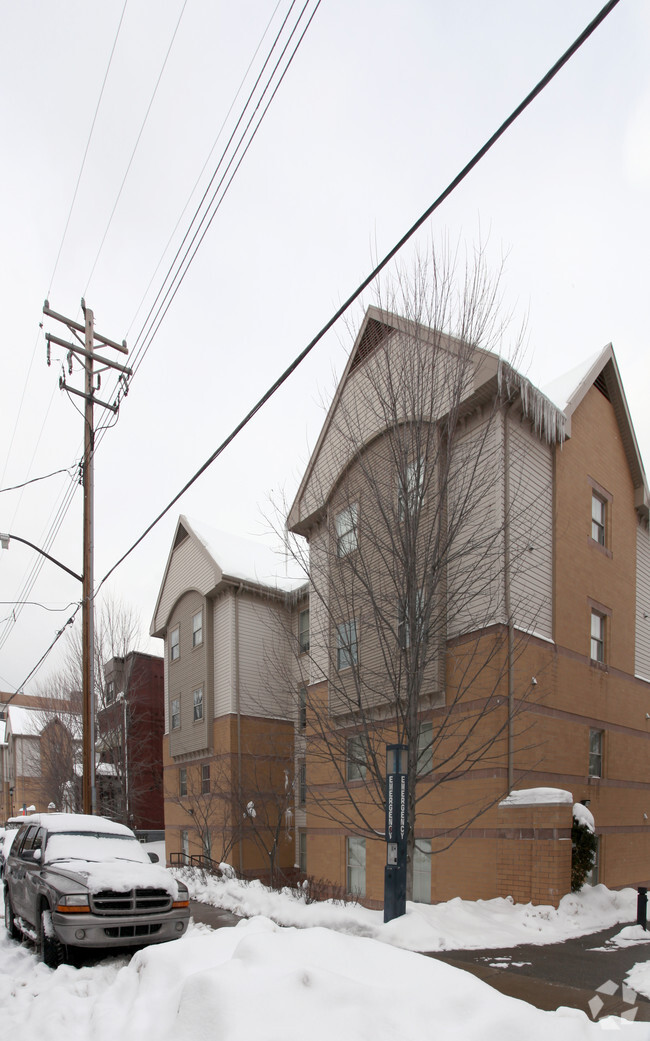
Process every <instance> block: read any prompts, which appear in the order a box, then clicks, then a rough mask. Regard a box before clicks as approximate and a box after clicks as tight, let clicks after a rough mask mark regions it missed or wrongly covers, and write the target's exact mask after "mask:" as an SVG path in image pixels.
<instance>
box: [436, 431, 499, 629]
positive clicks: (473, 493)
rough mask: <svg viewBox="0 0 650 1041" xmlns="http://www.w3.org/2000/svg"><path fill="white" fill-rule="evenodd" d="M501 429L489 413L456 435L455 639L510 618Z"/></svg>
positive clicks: (451, 578) (451, 509) (452, 486)
mask: <svg viewBox="0 0 650 1041" xmlns="http://www.w3.org/2000/svg"><path fill="white" fill-rule="evenodd" d="M502 429H503V427H502V421H501V416H500V415H496V416H491V415H490V416H489V418H488V417H486V418H480V417H477V418H476V419H474V420H473V421H472V422H470V423H469V424H468V425H467V427H466V428H465V430H463V431H462V432H460V433H459V434H457V436H456V444H455V447H454V459H453V464H452V467H451V472H450V480H449V506H448V510H447V522H448V525H449V526H455V524H456V523H457V522H458V521H460V524H459V527H458V530H457V534H456V535H455V536H454V541H453V545H452V549H451V552H450V556H449V564H448V568H447V582H448V636H449V637H450V638H453V637H455V636H459V635H460V634H462V633H467V632H472V631H473V630H477V629H481V628H484V627H485V626H487V625H491V624H493V623H495V622H502V621H504V620H505V616H504V610H503V579H502V574H503V536H502V527H503V446H502ZM479 450H480V459H479V461H478V464H477V463H476V459H477V452H478V451H479Z"/></svg>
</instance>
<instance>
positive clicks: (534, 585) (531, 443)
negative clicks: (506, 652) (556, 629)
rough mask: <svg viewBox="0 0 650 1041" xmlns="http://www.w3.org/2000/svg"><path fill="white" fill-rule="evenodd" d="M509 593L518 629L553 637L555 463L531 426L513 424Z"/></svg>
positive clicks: (515, 421) (510, 430) (515, 419)
mask: <svg viewBox="0 0 650 1041" xmlns="http://www.w3.org/2000/svg"><path fill="white" fill-rule="evenodd" d="M508 437H509V454H510V482H509V483H510V516H509V521H510V575H511V578H510V589H511V604H512V613H513V621H514V624H515V626H516V627H517V628H519V629H522V630H524V631H525V632H528V633H535V634H537V635H538V636H542V637H545V638H546V639H549V640H550V639H552V637H553V602H552V601H553V459H552V453H551V448H550V446H549V445H547V444H546V442H545V441H541V440H540V439H539V438H538V437H536V436H535V434H534V433H533V432H532V430H531V427H530V424H529V423H527V422H526V421H524V422H521V421H520V417H519V416H517V415H512V416H511V417H510V419H509V421H508Z"/></svg>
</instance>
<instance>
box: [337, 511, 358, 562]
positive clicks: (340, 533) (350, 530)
mask: <svg viewBox="0 0 650 1041" xmlns="http://www.w3.org/2000/svg"><path fill="white" fill-rule="evenodd" d="M334 523H335V526H336V555H337V556H338V557H345V556H347V554H348V553H352V551H353V550H354V549H356V548H357V545H358V540H357V506H356V503H355V504H353V505H352V506H347V507H346V508H345V509H344V510H341V512H340V513H337V515H336V517H335V520H334Z"/></svg>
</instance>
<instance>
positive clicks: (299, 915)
mask: <svg viewBox="0 0 650 1041" xmlns="http://www.w3.org/2000/svg"><path fill="white" fill-rule="evenodd" d="M176 874H177V875H178V877H179V878H181V879H182V880H183V881H184V882H185V884H186V885H187V887H188V889H189V891H190V897H191V898H192V899H194V900H201V901H202V902H204V903H206V904H214V905H215V906H216V907H223V908H225V910H227V911H232V912H233V914H238V915H242V916H243V917H246V918H252V917H254V916H255V915H263V916H264V917H265V918H270V919H271V920H272V921H274V922H276V923H277V924H278V925H284V926H297V927H299V928H307V927H315V926H322V927H324V928H327V929H333V930H336V931H337V932H342V933H347V934H348V935H351V936H365V937H370V938H373V939H376V940H382V941H383V942H385V943H389V944H392V945H394V946H396V947H404V948H406V949H407V950H411V951H452V950H461V949H462V950H479V949H481V948H483V947H489V948H494V947H516V946H517V945H518V944H521V943H534V944H547V943H560V942H561V941H562V940H566V939H569V938H570V937H572V936H585V935H586V934H587V933H590V932H597V931H598V930H599V929H607V928H609V927H610V926H613V925H617V924H618V923H619V922H631V921H634V920H635V918H636V896H637V895H636V891H635V890H634V889H623V890H621V891H620V892H614V891H610V890H609V889H607V888H606V886H593V887H590V886H584V887H583V889H582V891H581V892H580V893H571V894H569V895H568V896H565V897H563V899H562V900H561V901H560V906H559V908H557V909H556V908H554V907H550V906H534V905H533V904H515V903H514V902H513V901H512V900H511V899H510V898H505V899H504V898H498V899H495V900H476V901H469V900H461V899H460V897H456V898H455V899H454V900H448V901H447V902H446V903H443V904H431V905H429V904H415V903H407V905H406V915H404V916H403V917H402V918H398V919H395V921H393V922H389V923H388V924H386V925H384V918H383V912H382V911H370V910H368V908H365V907H361V906H359V905H358V904H340V903H339V904H337V903H335V902H333V901H331V900H328V901H323V902H319V903H313V904H307V903H306V902H305V900H304V898H302V897H301V896H300V894H299V893H297V892H296V891H295V890H291V891H290V890H283V891H282V892H276V891H274V890H270V889H267V888H266V887H265V886H263V885H262V884H261V883H260V882H249V883H246V882H241V881H238V880H237V879H234V878H216V877H213V876H211V875H207V874H204V873H203V872H200V871H197V870H196V869H181V870H178V871H177V872H176Z"/></svg>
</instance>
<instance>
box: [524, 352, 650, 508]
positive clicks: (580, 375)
mask: <svg viewBox="0 0 650 1041" xmlns="http://www.w3.org/2000/svg"><path fill="white" fill-rule="evenodd" d="M593 386H595V387H597V388H598V390H599V391H600V392H601V394H604V395H605V397H606V398H607V399H608V401H609V402H610V403H611V406H612V408H613V409H614V415H615V416H616V421H617V423H618V429H619V432H620V435H621V444H622V445H623V449H624V451H625V455H626V458H627V462H628V466H629V468H630V474H631V477H632V482H633V484H634V505H635V507H636V509H637V511H638V512H639V514H640V516H642V517H644V518H645V519H646V520H647V519H648V511H649V508H650V493H649V492H648V481H647V478H646V474H645V469H644V466H643V460H642V458H641V452H640V451H639V445H638V442H637V439H636V434H635V433H634V427H633V425H632V417H631V416H630V410H629V408H628V404H627V398H626V397H625V391H624V390H623V382H622V380H621V374H620V372H619V369H618V364H617V362H616V355H615V354H614V348H613V347H612V344H611V343H608V344H607V346H606V347H603V349H602V350H601V351H599V352H598V353H597V354H594V355H592V356H591V357H590V358H587V359H586V361H584V362H582V364H581V365H578V366H576V368H574V369H571V370H570V371H569V372H567V373H565V374H564V375H563V376H559V377H558V378H557V379H555V380H553V381H552V383H549V384H548V385H547V386H546V387H544V388H543V391H544V393H545V394H546V395H547V396H548V397H549V398H550V399H551V400H552V401H554V402H555V404H556V405H557V406H558V408H560V409H562V411H563V412H564V415H565V416H566V436H567V437H571V420H572V417H573V414H574V412H575V411H576V409H577V408H578V407H579V405H580V403H581V402H582V401H583V399H584V397H585V395H586V394H587V391H589V390H590V389H591V387H593Z"/></svg>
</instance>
